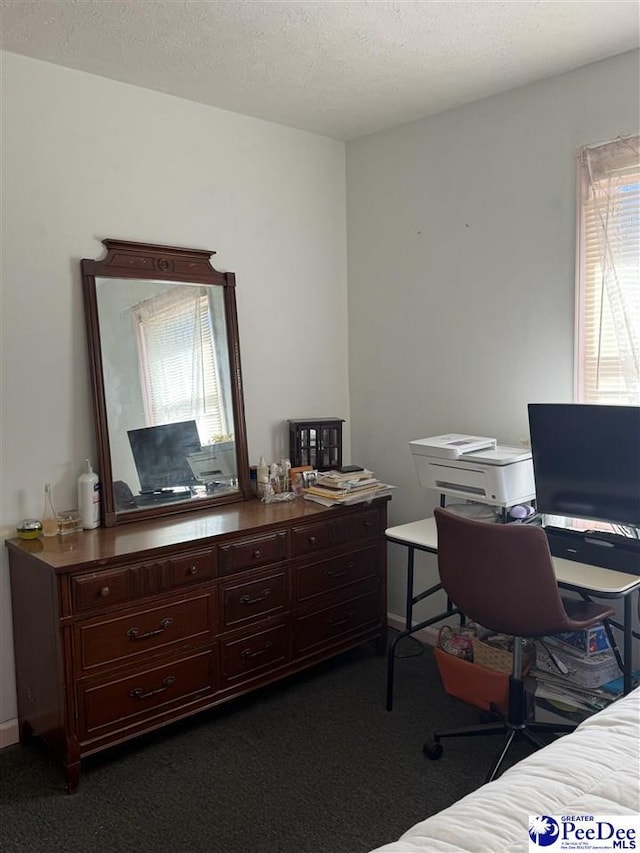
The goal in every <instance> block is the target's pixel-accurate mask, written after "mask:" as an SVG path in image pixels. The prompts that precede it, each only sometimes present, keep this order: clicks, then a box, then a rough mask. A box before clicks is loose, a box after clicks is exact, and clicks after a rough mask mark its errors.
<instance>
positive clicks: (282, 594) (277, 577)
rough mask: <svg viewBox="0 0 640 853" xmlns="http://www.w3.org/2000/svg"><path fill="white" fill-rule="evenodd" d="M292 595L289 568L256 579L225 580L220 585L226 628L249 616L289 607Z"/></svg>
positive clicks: (253, 617)
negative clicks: (288, 574) (288, 578)
mask: <svg viewBox="0 0 640 853" xmlns="http://www.w3.org/2000/svg"><path fill="white" fill-rule="evenodd" d="M288 598H289V596H288V595H287V575H286V573H285V572H273V573H271V574H268V575H264V576H263V577H261V578H258V579H256V580H250V581H236V582H229V583H226V584H223V586H222V587H221V589H220V600H221V607H222V620H221V621H222V625H223V630H224V629H226V628H231V627H235V626H237V625H240V624H242V623H243V622H246V621H247V620H248V619H257V618H258V617H260V616H266V615H267V614H274V613H277V612H278V611H281V610H285V609H287V607H288V603H289V602H288Z"/></svg>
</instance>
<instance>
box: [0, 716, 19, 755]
mask: <svg viewBox="0 0 640 853" xmlns="http://www.w3.org/2000/svg"><path fill="white" fill-rule="evenodd" d="M19 740H20V733H19V730H18V721H17V720H6V722H4V723H0V749H4V748H5V747H6V746H13V745H14V744H16V743H18V742H19Z"/></svg>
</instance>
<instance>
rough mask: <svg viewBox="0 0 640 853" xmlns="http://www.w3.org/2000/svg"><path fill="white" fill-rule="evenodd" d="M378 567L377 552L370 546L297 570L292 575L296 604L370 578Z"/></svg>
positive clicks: (375, 548)
mask: <svg viewBox="0 0 640 853" xmlns="http://www.w3.org/2000/svg"><path fill="white" fill-rule="evenodd" d="M377 567H378V548H377V546H376V545H372V546H371V547H370V548H365V549H363V550H362V551H355V552H354V553H352V554H344V555H342V556H340V557H334V558H333V559H332V560H323V561H322V562H321V563H311V564H306V565H304V566H299V567H298V568H297V569H296V573H295V596H296V601H297V602H301V601H306V600H308V599H310V598H314V597H315V596H317V595H322V594H323V593H325V592H331V591H333V590H336V589H340V588H342V587H345V586H348V585H349V584H352V583H355V582H356V581H361V580H363V579H364V578H368V577H373V576H374V575H375V574H376V572H377Z"/></svg>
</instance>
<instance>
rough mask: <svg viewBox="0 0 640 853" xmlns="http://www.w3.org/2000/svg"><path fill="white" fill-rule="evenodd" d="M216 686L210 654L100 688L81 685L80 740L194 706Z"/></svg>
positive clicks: (114, 680) (105, 683)
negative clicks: (175, 708)
mask: <svg viewBox="0 0 640 853" xmlns="http://www.w3.org/2000/svg"><path fill="white" fill-rule="evenodd" d="M214 683H215V678H214V666H213V654H212V653H211V652H209V651H207V652H201V653H200V654H198V655H193V656H192V657H189V658H182V659H178V660H175V661H172V662H171V663H169V664H166V665H165V666H158V667H155V668H153V669H146V670H144V671H143V672H138V673H136V674H133V675H127V676H124V677H122V678H117V679H113V680H110V681H107V682H102V683H100V684H93V685H87V684H80V685H78V712H79V721H78V722H79V728H80V731H79V735H80V739H81V740H82V739H83V738H87V737H91V736H98V735H100V734H103V733H105V732H107V731H108V730H110V729H112V728H115V727H116V726H118V727H122V726H123V725H128V724H133V723H134V722H135V721H136V719H145V718H148V719H151V718H152V717H153V716H155V715H157V714H161V713H166V712H168V711H169V710H170V709H171V706H173V705H178V704H183V703H186V702H194V701H196V700H197V699H199V698H201V697H204V696H206V695H207V694H209V693H213V690H214Z"/></svg>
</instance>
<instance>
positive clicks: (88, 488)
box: [78, 459, 100, 530]
mask: <svg viewBox="0 0 640 853" xmlns="http://www.w3.org/2000/svg"><path fill="white" fill-rule="evenodd" d="M78 512H79V513H80V518H81V519H82V527H83V528H84V529H85V530H93V528H94V527H99V526H100V481H99V479H98V475H97V474H96V473H95V471H94V470H93V468H92V467H91V462H90V461H89V460H88V459H85V460H84V471H83V472H82V474H80V476H79V477H78Z"/></svg>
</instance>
